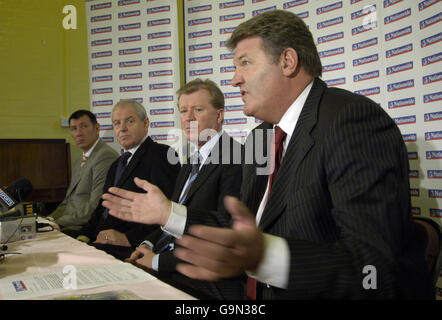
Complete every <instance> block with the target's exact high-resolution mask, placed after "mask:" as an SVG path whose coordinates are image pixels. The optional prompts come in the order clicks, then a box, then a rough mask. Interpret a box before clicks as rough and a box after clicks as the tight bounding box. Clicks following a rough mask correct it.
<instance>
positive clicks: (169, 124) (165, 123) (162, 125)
mask: <svg viewBox="0 0 442 320" xmlns="http://www.w3.org/2000/svg"><path fill="white" fill-rule="evenodd" d="M174 126H175V122H174V121H157V122H151V123H150V127H151V128H169V127H174Z"/></svg>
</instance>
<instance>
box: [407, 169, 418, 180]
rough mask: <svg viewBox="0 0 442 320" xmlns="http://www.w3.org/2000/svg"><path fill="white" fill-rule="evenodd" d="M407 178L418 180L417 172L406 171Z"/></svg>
mask: <svg viewBox="0 0 442 320" xmlns="http://www.w3.org/2000/svg"><path fill="white" fill-rule="evenodd" d="M408 178H411V179H418V178H419V171H418V170H408Z"/></svg>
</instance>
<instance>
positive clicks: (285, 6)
mask: <svg viewBox="0 0 442 320" xmlns="http://www.w3.org/2000/svg"><path fill="white" fill-rule="evenodd" d="M307 3H308V0H295V1H289V2H286V3H284V4H283V5H282V8H283V9H290V8H293V7H297V6H300V5H303V4H307Z"/></svg>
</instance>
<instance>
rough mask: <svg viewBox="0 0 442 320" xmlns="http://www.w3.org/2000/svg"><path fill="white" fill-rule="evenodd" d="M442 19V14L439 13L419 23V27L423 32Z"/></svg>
mask: <svg viewBox="0 0 442 320" xmlns="http://www.w3.org/2000/svg"><path fill="white" fill-rule="evenodd" d="M441 19H442V12H439V13H438V14H436V15H434V16H432V17H429V18H427V19H425V20H422V21H421V22H419V27H420V29H421V30H422V29H425V28H427V27H429V26H431V25H433V24H435V23H437V22H439V21H441Z"/></svg>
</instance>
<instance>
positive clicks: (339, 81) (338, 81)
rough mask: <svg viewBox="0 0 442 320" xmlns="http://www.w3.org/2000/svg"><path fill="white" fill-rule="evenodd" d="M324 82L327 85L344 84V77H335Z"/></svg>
mask: <svg viewBox="0 0 442 320" xmlns="http://www.w3.org/2000/svg"><path fill="white" fill-rule="evenodd" d="M325 83H326V84H327V86H329V87H334V86H340V85H343V84H345V77H344V78H336V79H330V80H325Z"/></svg>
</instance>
